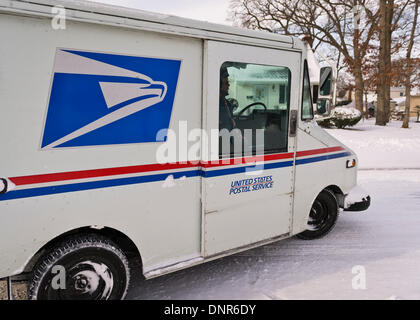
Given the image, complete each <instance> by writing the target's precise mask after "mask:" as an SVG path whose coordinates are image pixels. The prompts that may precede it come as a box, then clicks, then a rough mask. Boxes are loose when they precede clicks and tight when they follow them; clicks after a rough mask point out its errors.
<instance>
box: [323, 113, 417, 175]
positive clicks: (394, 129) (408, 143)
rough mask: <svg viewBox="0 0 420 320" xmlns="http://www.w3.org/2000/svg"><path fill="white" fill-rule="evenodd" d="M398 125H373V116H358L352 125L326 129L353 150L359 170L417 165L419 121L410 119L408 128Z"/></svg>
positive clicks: (398, 123) (392, 123)
mask: <svg viewBox="0 0 420 320" xmlns="http://www.w3.org/2000/svg"><path fill="white" fill-rule="evenodd" d="M401 125H402V122H401V121H391V122H390V123H388V124H387V125H386V126H376V125H375V119H368V120H365V119H362V120H360V122H359V123H358V124H356V125H355V126H354V127H350V128H346V129H326V130H327V132H328V133H329V134H331V135H332V136H334V137H335V138H337V139H338V140H340V141H342V142H343V143H344V144H345V145H346V146H348V147H349V148H350V149H352V150H353V151H354V152H356V154H357V156H358V159H359V165H358V168H359V169H385V168H386V169H397V168H398V169H406V168H420V123H416V122H412V121H411V122H410V128H409V129H402V128H401Z"/></svg>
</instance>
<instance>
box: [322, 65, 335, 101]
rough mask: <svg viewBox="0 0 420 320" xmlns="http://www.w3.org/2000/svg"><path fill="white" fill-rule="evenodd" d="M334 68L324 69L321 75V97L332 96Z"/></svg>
mask: <svg viewBox="0 0 420 320" xmlns="http://www.w3.org/2000/svg"><path fill="white" fill-rule="evenodd" d="M331 83H332V68H331V67H322V68H321V70H320V73H319V87H320V90H319V93H320V95H321V96H329V95H330V94H331Z"/></svg>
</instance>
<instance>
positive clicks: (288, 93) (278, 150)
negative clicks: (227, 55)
mask: <svg viewBox="0 0 420 320" xmlns="http://www.w3.org/2000/svg"><path fill="white" fill-rule="evenodd" d="M225 63H235V61H231V60H226V61H223V62H222V64H221V65H220V68H219V79H220V72H221V69H222V67H223V65H224V64H225ZM237 63H244V64H247V65H256V66H266V67H276V68H284V69H286V70H287V75H288V79H287V80H288V83H287V87H288V89H287V87H285V89H284V98H285V100H286V102H287V103H286V111H287V121H286V145H285V146H284V147H282V148H276V149H268V150H266V149H265V148H264V152H263V153H260V154H259V153H257V152H255V156H260V155H267V154H276V153H286V152H288V150H289V149H288V148H289V127H290V123H289V122H290V102H291V101H290V100H291V93H292V71H291V70H290V68H289V67H287V66H280V65H271V64H261V63H254V62H237ZM219 81H220V80H219ZM219 88H220V83H219ZM219 90H220V89H219ZM219 94H220V93H219ZM219 119H220V115H219ZM219 131H220V122H219ZM219 149H220V146H219ZM243 152H244V150H242V153H243ZM253 155H254V151H253ZM226 156H229V157H238V156H240V155H236V154H234V153H232V152H231V153H230V154H229V155H228V154H222V153H219V159H223V158H224V157H226ZM241 156H244V155H243V154H242V155H241Z"/></svg>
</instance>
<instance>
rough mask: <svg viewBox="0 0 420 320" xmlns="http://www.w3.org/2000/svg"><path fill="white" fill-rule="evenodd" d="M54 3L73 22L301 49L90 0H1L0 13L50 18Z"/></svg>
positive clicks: (275, 38)
mask: <svg viewBox="0 0 420 320" xmlns="http://www.w3.org/2000/svg"><path fill="white" fill-rule="evenodd" d="M54 6H63V7H64V8H66V19H68V20H73V21H84V22H90V23H96V24H104V25H114V26H119V27H127V28H134V29H142V30H147V31H155V32H163V33H170V34H177V35H182V36H188V37H195V38H202V39H209V40H219V41H229V42H235V43H242V44H252V45H256V46H262V47H271V48H289V49H298V50H302V49H303V43H302V41H300V40H299V39H297V38H295V37H292V36H286V35H279V34H274V33H269V32H265V31H255V30H248V29H242V28H237V27H231V26H227V25H222V24H215V23H210V22H205V21H198V20H193V19H187V18H181V17H177V16H172V15H167V14H159V13H153V12H147V11H142V10H138V9H131V8H125V7H120V6H114V5H108V4H102V3H98V2H92V1H80V0H73V1H68V0H22V1H15V0H0V13H7V12H9V13H15V14H16V13H18V14H19V13H20V14H24V15H34V16H45V17H52V16H54V14H53V13H52V11H51V8H52V7H54Z"/></svg>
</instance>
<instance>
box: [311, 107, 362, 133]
mask: <svg viewBox="0 0 420 320" xmlns="http://www.w3.org/2000/svg"><path fill="white" fill-rule="evenodd" d="M360 119H362V114H361V112H360V111H359V110H357V109H355V108H346V107H336V108H334V109H333V110H332V111H331V114H330V116H329V117H328V118H326V119H322V120H320V121H318V124H319V125H320V126H321V127H324V128H331V127H332V126H335V127H337V128H339V129H343V128H345V127H352V126H354V125H355V124H356V123H358V122H359V121H360Z"/></svg>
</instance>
